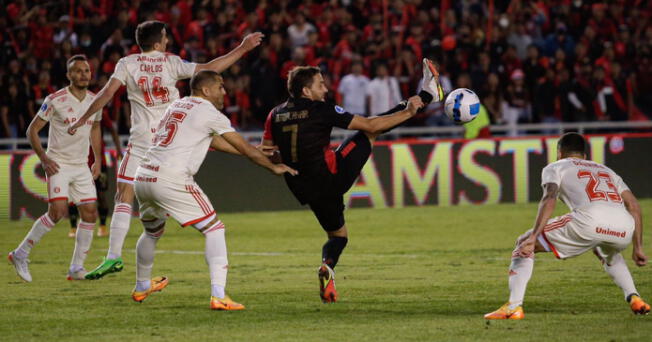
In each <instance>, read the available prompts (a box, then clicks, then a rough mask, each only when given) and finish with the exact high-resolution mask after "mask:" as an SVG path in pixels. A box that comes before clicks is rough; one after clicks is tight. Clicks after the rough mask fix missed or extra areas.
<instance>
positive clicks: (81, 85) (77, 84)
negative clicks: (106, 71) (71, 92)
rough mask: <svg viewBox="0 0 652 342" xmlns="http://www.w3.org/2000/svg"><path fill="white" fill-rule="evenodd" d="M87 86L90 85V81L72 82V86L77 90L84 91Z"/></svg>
mask: <svg viewBox="0 0 652 342" xmlns="http://www.w3.org/2000/svg"><path fill="white" fill-rule="evenodd" d="M89 84H90V81H83V82H73V83H72V86H73V87H75V88H77V89H79V90H86V89H88V86H89Z"/></svg>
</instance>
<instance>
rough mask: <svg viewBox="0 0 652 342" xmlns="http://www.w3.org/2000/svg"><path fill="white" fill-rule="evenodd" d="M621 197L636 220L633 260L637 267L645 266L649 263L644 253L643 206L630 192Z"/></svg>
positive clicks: (626, 191)
mask: <svg viewBox="0 0 652 342" xmlns="http://www.w3.org/2000/svg"><path fill="white" fill-rule="evenodd" d="M620 196H621V197H622V198H623V201H624V202H625V208H627V211H629V213H630V214H631V215H632V217H633V218H634V236H633V237H632V240H633V248H634V249H633V251H632V259H634V262H636V265H637V266H645V264H646V263H647V256H646V255H645V253H644V252H643V215H642V214H641V206H640V205H639V204H638V201H637V200H636V196H634V194H633V193H632V192H631V191H630V190H625V191H623V192H622V193H621V194H620Z"/></svg>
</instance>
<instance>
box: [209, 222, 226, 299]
mask: <svg viewBox="0 0 652 342" xmlns="http://www.w3.org/2000/svg"><path fill="white" fill-rule="evenodd" d="M204 235H205V236H206V251H205V255H206V263H207V264H208V270H209V271H210V274H211V296H213V297H217V298H224V296H225V293H224V288H225V287H226V275H227V273H228V269H229V260H228V259H227V256H226V239H225V237H224V224H223V223H222V221H217V222H216V223H215V224H214V225H213V226H211V227H210V228H208V229H206V230H205V231H204Z"/></svg>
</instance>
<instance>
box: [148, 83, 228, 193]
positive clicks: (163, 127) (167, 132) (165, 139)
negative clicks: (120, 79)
mask: <svg viewBox="0 0 652 342" xmlns="http://www.w3.org/2000/svg"><path fill="white" fill-rule="evenodd" d="M234 131H235V130H234V129H233V127H231V121H229V119H228V118H227V117H226V116H225V115H224V114H222V113H221V112H220V111H219V110H217V108H215V106H213V104H212V103H210V102H209V101H207V100H204V99H202V98H199V97H194V96H188V97H184V98H182V99H179V100H176V101H174V102H172V104H170V106H169V107H168V109H167V110H166V111H165V116H164V117H163V120H161V122H160V125H159V127H158V130H157V131H156V133H155V135H154V142H153V144H152V146H151V147H150V148H149V150H148V151H147V153H146V154H145V158H144V159H143V161H142V162H141V165H140V169H139V171H138V172H139V173H141V172H144V173H146V174H150V175H152V176H155V175H158V176H162V177H164V178H166V179H168V180H170V181H177V182H185V181H187V180H189V179H192V177H193V176H194V175H195V174H196V173H197V171H198V170H199V167H200V166H201V164H202V163H203V162H204V159H205V158H206V153H207V152H208V148H209V146H210V144H211V140H212V136H213V135H215V134H219V135H222V134H224V133H228V132H234Z"/></svg>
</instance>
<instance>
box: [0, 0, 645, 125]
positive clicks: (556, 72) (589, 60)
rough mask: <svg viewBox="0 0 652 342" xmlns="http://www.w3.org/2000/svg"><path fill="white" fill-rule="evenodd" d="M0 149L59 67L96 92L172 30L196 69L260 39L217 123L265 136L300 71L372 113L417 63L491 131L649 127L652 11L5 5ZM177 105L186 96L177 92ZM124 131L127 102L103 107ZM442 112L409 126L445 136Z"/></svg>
mask: <svg viewBox="0 0 652 342" xmlns="http://www.w3.org/2000/svg"><path fill="white" fill-rule="evenodd" d="M3 6H4V7H5V8H4V10H5V11H3V12H4V13H3V14H1V15H0V46H1V47H2V53H1V54H0V65H2V67H0V82H1V83H0V89H2V90H3V91H2V92H1V94H0V99H1V108H0V116H1V122H2V129H1V130H0V137H23V136H25V130H26V128H27V125H28V124H29V122H30V121H31V119H32V117H33V116H34V114H35V113H36V111H37V110H38V108H39V106H40V105H41V104H42V102H43V100H44V98H45V97H46V96H47V95H48V94H49V93H52V92H54V91H55V90H56V89H59V88H61V87H64V86H65V85H66V84H67V80H66V77H65V70H66V66H65V61H66V60H67V59H68V58H69V57H70V56H72V55H73V54H76V53H83V54H86V55H87V56H88V58H89V60H90V64H91V67H92V69H93V81H92V86H91V89H92V90H95V91H97V90H99V89H100V88H101V87H102V86H103V85H104V84H105V83H106V82H107V80H108V78H109V77H110V76H111V74H112V72H113V69H114V67H115V64H116V62H117V61H118V59H119V58H120V57H122V56H125V55H127V54H130V53H134V52H137V51H138V50H137V49H138V48H137V45H136V42H135V40H134V30H135V28H136V26H137V24H138V23H140V22H142V21H144V20H160V21H163V22H165V23H167V24H168V27H169V30H168V34H169V35H170V37H169V38H170V43H169V45H168V51H170V52H172V53H175V54H178V55H180V56H181V57H182V58H184V59H186V60H191V61H197V62H206V61H209V60H211V59H212V58H215V57H218V56H220V55H223V54H225V53H227V52H228V51H230V50H231V49H233V48H234V47H235V46H237V44H239V42H240V41H241V39H242V37H243V36H244V35H246V34H247V33H250V32H254V31H261V32H263V33H264V34H265V39H264V42H263V44H262V46H261V47H259V48H257V49H255V50H254V51H252V52H250V53H249V55H248V56H246V57H245V58H243V59H242V60H241V61H240V62H239V63H237V64H236V65H234V66H232V67H231V68H230V69H229V70H228V71H227V72H225V74H224V79H225V87H226V90H227V94H228V96H227V99H226V102H225V112H226V114H227V115H228V116H229V117H230V118H231V120H232V122H233V123H234V125H236V126H237V127H239V128H240V129H242V130H258V129H261V127H262V123H263V122H264V119H265V117H266V116H267V113H268V112H269V110H270V109H271V108H272V107H274V106H275V105H277V104H278V103H280V102H281V101H283V100H284V99H285V98H286V97H287V94H286V91H285V85H284V83H285V81H286V78H287V72H288V71H289V70H290V69H291V68H292V67H294V66H296V65H315V66H319V67H320V68H321V69H322V70H323V71H324V76H325V78H326V81H327V84H328V87H329V88H330V90H331V91H330V92H329V96H330V97H331V99H332V100H333V101H336V102H338V103H340V104H342V105H343V106H344V107H345V108H346V109H347V110H349V111H350V112H352V113H356V114H362V115H368V114H369V113H377V112H381V111H384V110H386V108H390V107H392V106H394V105H395V104H396V103H397V102H398V101H400V99H402V98H405V97H407V95H408V94H413V93H414V92H415V90H416V88H417V87H418V86H419V85H418V82H419V79H420V78H421V70H420V68H421V67H420V65H421V63H420V61H421V58H422V57H428V58H431V59H432V60H434V61H435V62H436V63H438V64H439V65H440V68H441V72H442V75H443V76H442V83H443V86H444V88H445V90H446V91H450V90H452V89H454V88H457V87H467V88H471V89H473V90H474V91H476V92H477V93H478V95H479V96H480V98H481V100H482V102H483V105H484V107H485V108H486V110H487V112H488V113H489V117H490V119H491V122H492V123H495V124H509V123H512V124H514V123H516V122H558V121H564V122H575V121H594V120H615V121H624V120H648V118H649V117H650V116H652V96H650V94H652V22H651V21H650V19H651V15H652V2H650V1H641V0H620V1H608V2H607V1H605V2H592V1H582V0H575V1H571V0H542V1H532V2H530V1H517V0H514V1H509V0H502V1H501V0H495V1H493V0H492V1H479V0H466V1H450V0H442V1H427V0H385V1H383V0H340V1H338V0H331V1H311V0H307V1H296V0H268V1H266V0H261V1H253V0H245V1H234V0H196V1H193V0H152V1H148V0H131V1H125V0H76V1H75V0H71V1H30V0H16V1H10V2H8V3H4V5H3ZM178 86H179V87H180V89H181V90H182V92H181V93H182V96H183V95H187V94H188V90H187V84H185V83H183V82H181V83H180V84H178ZM106 110H107V111H109V114H110V115H111V116H112V117H113V118H114V119H115V121H116V122H117V123H118V126H119V130H120V132H121V133H127V131H128V125H129V120H128V119H129V103H128V101H127V100H126V92H125V91H124V90H122V94H121V96H116V97H115V100H114V101H112V102H111V103H110V105H109V106H107V108H106ZM441 114H442V108H441V106H440V105H431V106H430V107H429V108H428V110H426V111H424V112H423V113H422V114H420V115H418V116H417V117H415V118H413V119H412V120H411V122H410V124H411V125H416V126H423V125H448V124H450V121H449V120H446V119H442V115H441Z"/></svg>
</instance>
